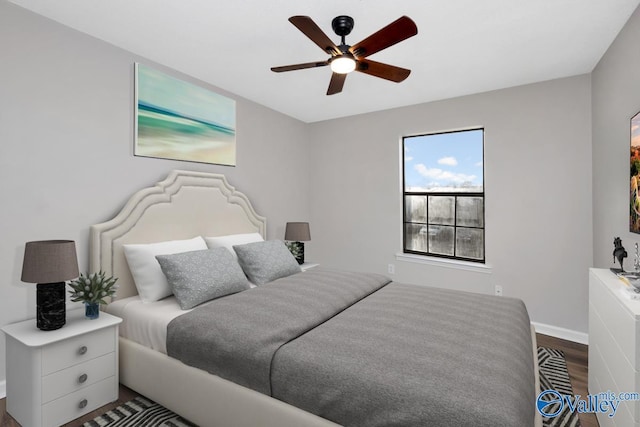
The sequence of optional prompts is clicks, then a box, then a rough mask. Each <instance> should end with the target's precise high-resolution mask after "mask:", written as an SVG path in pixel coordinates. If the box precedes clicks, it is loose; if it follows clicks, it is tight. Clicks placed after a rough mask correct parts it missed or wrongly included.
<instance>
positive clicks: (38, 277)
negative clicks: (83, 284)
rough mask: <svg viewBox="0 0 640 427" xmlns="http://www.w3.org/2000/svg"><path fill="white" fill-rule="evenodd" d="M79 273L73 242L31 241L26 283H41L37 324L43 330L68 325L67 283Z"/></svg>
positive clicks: (25, 266)
mask: <svg viewBox="0 0 640 427" xmlns="http://www.w3.org/2000/svg"><path fill="white" fill-rule="evenodd" d="M79 275H80V274H79V272H78V258H77V256H76V243H75V242H74V241H73V240H41V241H36V242H27V243H26V245H25V248H24V261H23V262H22V278H21V280H22V281H23V282H27V283H37V284H38V285H37V287H36V304H37V309H36V325H37V327H38V329H41V330H43V331H53V330H55V329H60V328H61V327H62V326H64V324H65V323H66V304H65V300H66V295H65V281H66V280H71V279H75V278H76V277H78V276H79Z"/></svg>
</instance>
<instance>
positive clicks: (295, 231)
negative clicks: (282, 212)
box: [284, 222, 311, 264]
mask: <svg viewBox="0 0 640 427" xmlns="http://www.w3.org/2000/svg"><path fill="white" fill-rule="evenodd" d="M284 240H286V241H287V247H288V248H289V250H290V251H291V253H292V254H293V256H294V257H295V258H296V261H298V264H304V243H303V242H308V241H309V240H311V233H310V232H309V223H308V222H288V223H287V227H286V228H285V232H284Z"/></svg>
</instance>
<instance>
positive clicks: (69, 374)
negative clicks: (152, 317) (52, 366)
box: [42, 353, 116, 403]
mask: <svg viewBox="0 0 640 427" xmlns="http://www.w3.org/2000/svg"><path fill="white" fill-rule="evenodd" d="M115 373H116V356H115V353H108V354H105V355H104V356H100V357H97V358H95V359H91V360H88V361H86V362H83V363H80V364H78V365H74V366H71V367H69V368H67V369H63V370H61V371H57V372H54V373H53V374H50V375H47V376H46V377H43V378H42V403H47V402H50V401H51V400H54V399H57V398H59V397H62V396H64V395H65V394H69V393H71V392H74V391H76V390H79V389H81V388H84V387H87V386H90V385H91V384H95V383H97V382H98V381H102V380H104V379H105V378H109V377H112V376H114V375H115Z"/></svg>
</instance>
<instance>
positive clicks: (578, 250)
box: [310, 75, 592, 335]
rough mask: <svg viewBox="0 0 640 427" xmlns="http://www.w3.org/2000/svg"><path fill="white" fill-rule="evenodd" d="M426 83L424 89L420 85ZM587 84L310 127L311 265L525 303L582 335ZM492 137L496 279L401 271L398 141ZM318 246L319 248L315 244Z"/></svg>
mask: <svg viewBox="0 0 640 427" xmlns="http://www.w3.org/2000/svg"><path fill="white" fill-rule="evenodd" d="M425 84H428V83H425ZM590 84H591V82H590V76H589V75H583V76H577V77H572V78H566V79H561V80H554V81H549V82H543V83H537V84H533V85H528V86H522V87H517V88H511V89H505V90H499V91H495V92H489V93H483V94H478V95H472V96H466V97H462V98H456V99H449V100H445V101H441V102H433V103H428V104H422V105H417V106H412V107H406V108H399V109H394V110H390V111H384V112H378V113H371V114H365V115H361V116H357V117H351V118H346V119H341V120H331V121H328V122H323V123H316V124H313V125H311V126H310V127H311V130H312V136H311V141H312V145H311V156H312V158H313V159H314V162H313V163H312V174H311V194H312V198H311V206H312V209H311V211H312V214H311V219H312V237H313V239H314V240H313V241H312V242H311V243H312V246H313V250H314V257H315V258H316V260H317V261H320V262H322V263H324V264H328V265H335V266H338V267H342V268H349V269H356V270H368V271H376V272H379V273H383V274H387V266H388V264H389V263H393V264H395V270H396V274H395V275H394V276H393V277H394V279H396V280H398V281H401V282H409V283H416V284H423V285H433V286H441V287H449V288H455V289H463V290H468V291H473V292H483V293H492V292H493V287H494V285H501V286H502V287H503V290H504V295H505V296H513V297H518V298H522V299H523V300H524V301H525V303H526V304H527V307H528V309H529V313H530V315H531V318H532V320H533V321H536V322H540V323H542V324H547V325H552V326H554V327H556V328H558V327H559V328H565V329H569V330H572V331H577V332H581V333H583V335H584V333H586V332H587V269H588V268H589V266H590V265H591V262H592V249H591V248H592V232H591V230H592V219H591V167H590V165H591V125H590V122H591V106H590ZM475 126H482V127H484V128H485V159H484V160H485V166H484V169H485V188H486V230H487V231H486V259H487V263H488V264H490V265H491V267H492V269H491V274H484V273H477V272H469V271H465V270H460V269H451V268H446V267H441V266H431V265H422V264H415V263H408V262H405V261H399V260H397V259H396V258H395V254H396V253H398V252H402V225H401V222H402V208H401V207H402V202H401V196H400V192H401V185H402V178H401V171H402V168H401V164H400V160H401V158H402V157H401V153H400V150H401V148H400V143H401V142H400V141H401V137H402V136H403V135H411V134H420V133H429V132H437V131H446V130H453V129H461V128H469V127H475ZM316 236H321V239H317V240H316Z"/></svg>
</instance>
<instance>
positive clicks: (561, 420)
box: [538, 347, 580, 427]
mask: <svg viewBox="0 0 640 427" xmlns="http://www.w3.org/2000/svg"><path fill="white" fill-rule="evenodd" d="M538 366H539V367H540V390H539V391H540V392H542V391H545V390H556V391H557V392H559V393H560V394H567V395H572V396H573V390H572V389H571V381H570V380H569V372H568V371H567V362H566V360H565V358H564V353H563V352H562V351H560V350H554V349H551V348H545V347H538ZM557 408H558V405H555V407H554V406H550V407H549V410H548V411H546V412H545V413H554V412H555V411H556V410H557ZM542 425H543V426H548V427H579V426H580V420H579V419H578V413H577V412H571V411H570V410H569V408H568V407H567V405H564V407H563V409H562V411H561V412H560V413H559V414H558V415H557V416H555V417H553V418H547V417H542Z"/></svg>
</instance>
